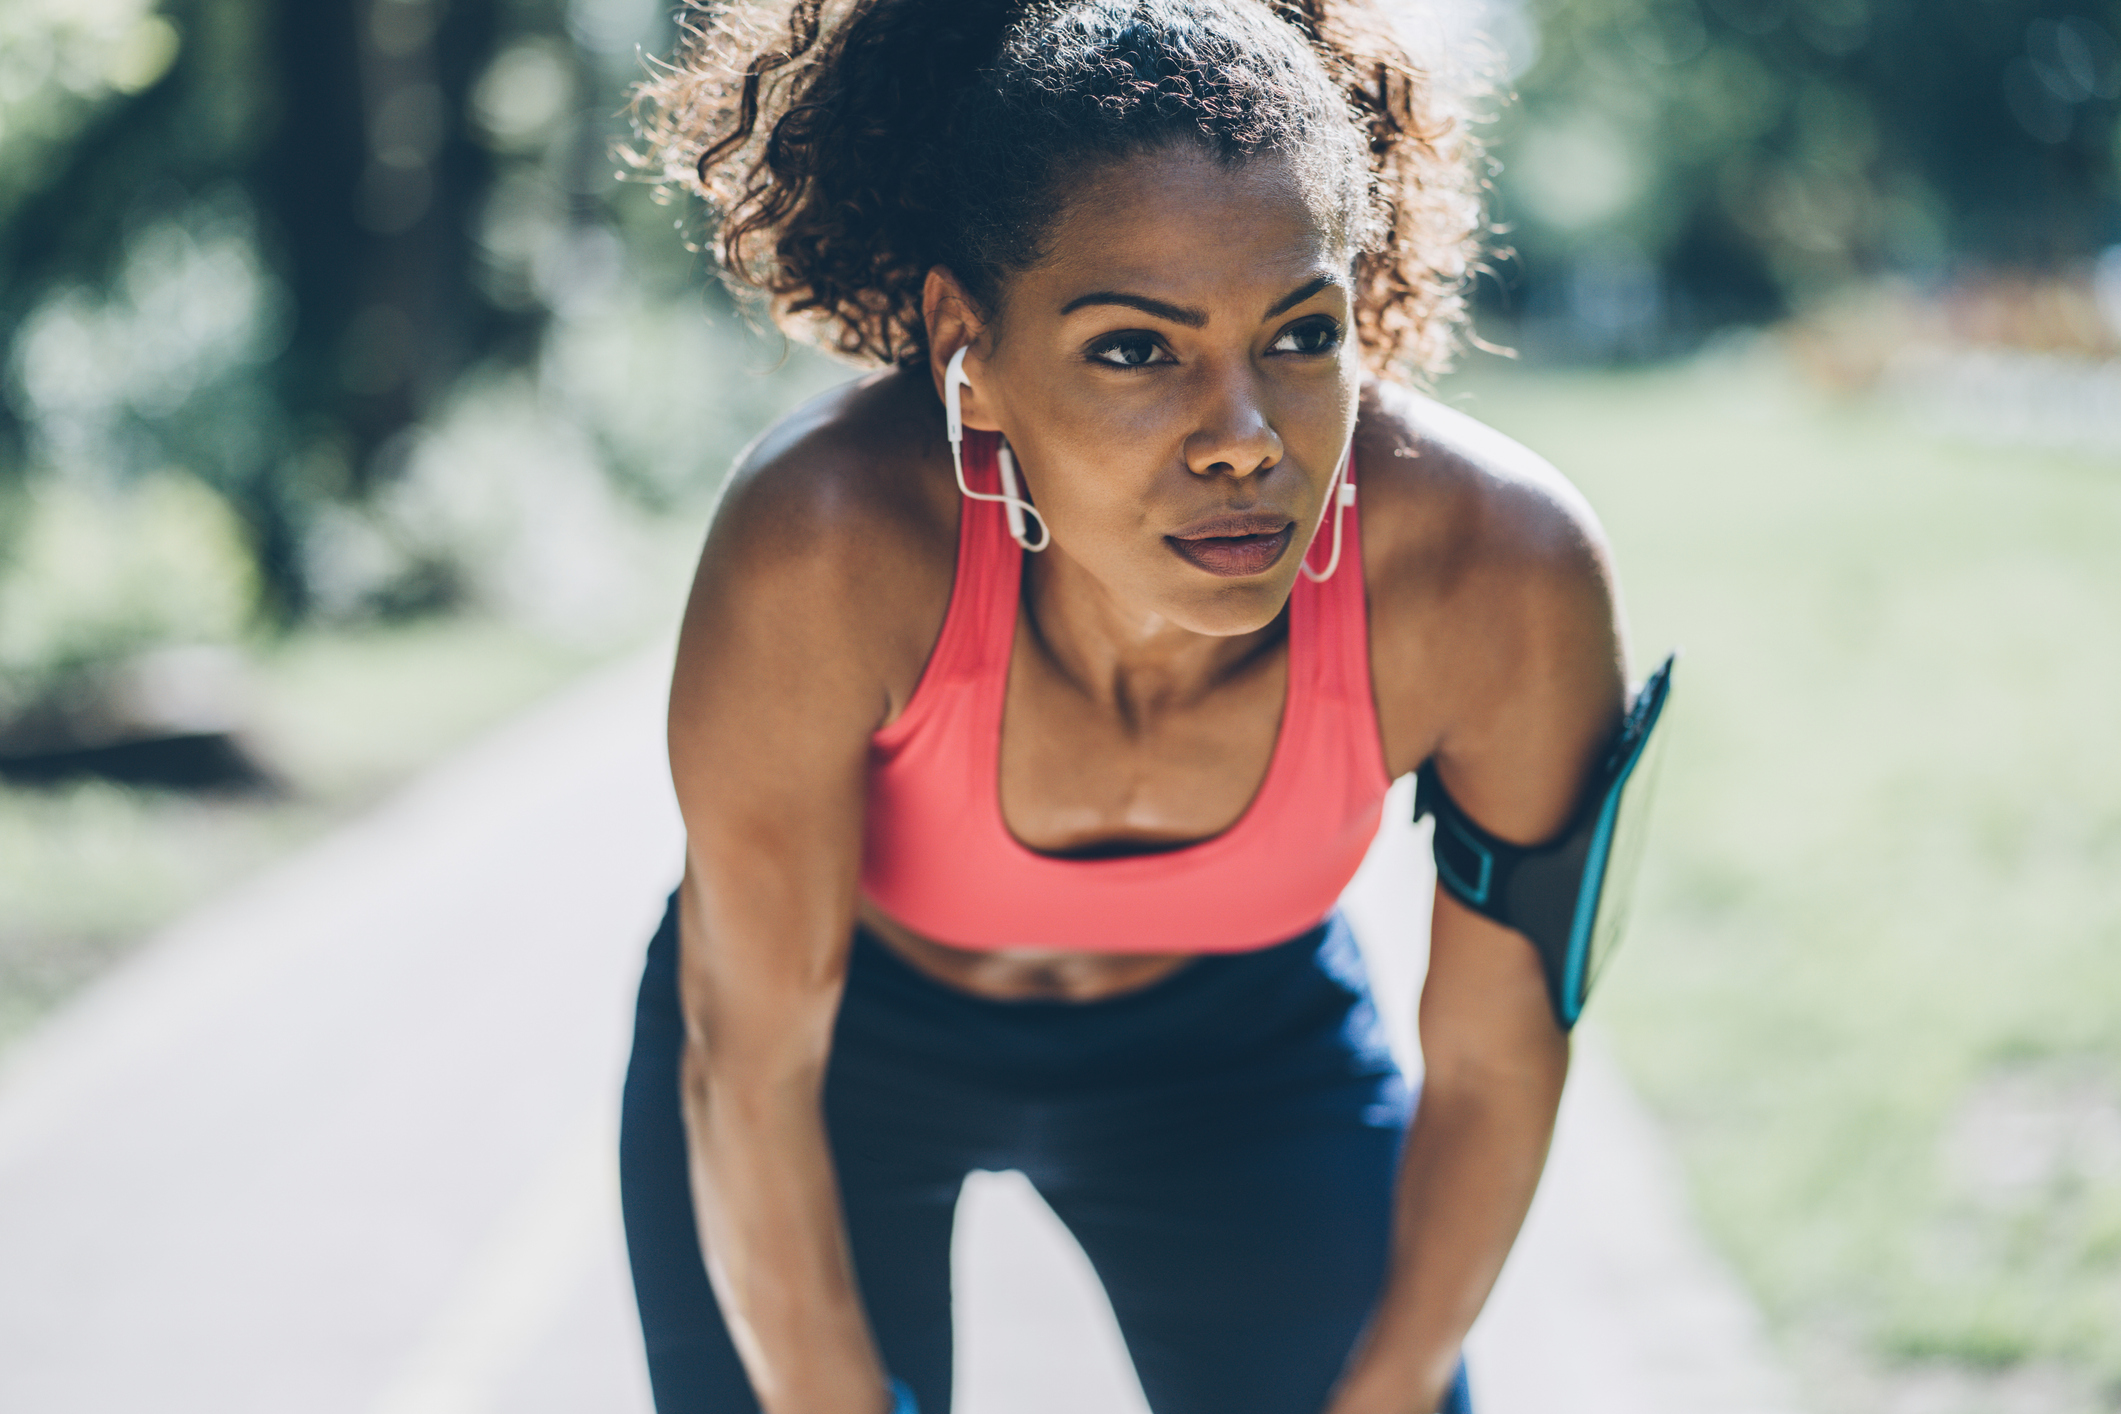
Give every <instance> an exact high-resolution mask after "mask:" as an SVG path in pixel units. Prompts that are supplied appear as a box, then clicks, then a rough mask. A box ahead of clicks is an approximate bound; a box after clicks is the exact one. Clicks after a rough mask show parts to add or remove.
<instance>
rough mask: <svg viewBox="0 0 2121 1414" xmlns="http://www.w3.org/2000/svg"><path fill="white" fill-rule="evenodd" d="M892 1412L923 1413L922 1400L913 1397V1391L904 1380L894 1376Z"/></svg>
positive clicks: (898, 1413)
mask: <svg viewBox="0 0 2121 1414" xmlns="http://www.w3.org/2000/svg"><path fill="white" fill-rule="evenodd" d="M891 1414H921V1406H920V1402H919V1401H918V1400H916V1399H915V1398H914V1397H913V1391H912V1390H911V1389H908V1388H907V1387H906V1382H905V1381H904V1380H901V1379H896V1378H894V1379H893V1380H892V1381H891Z"/></svg>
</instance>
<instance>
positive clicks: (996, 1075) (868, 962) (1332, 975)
mask: <svg viewBox="0 0 2121 1414" xmlns="http://www.w3.org/2000/svg"><path fill="white" fill-rule="evenodd" d="M834 1057H835V1068H836V1069H838V1068H841V1066H842V1065H843V1064H844V1065H845V1066H847V1067H850V1068H852V1067H870V1066H883V1067H886V1068H888V1069H892V1070H899V1069H907V1068H910V1069H915V1070H920V1071H926V1072H929V1073H931V1074H936V1075H949V1076H953V1077H957V1078H958V1080H959V1082H960V1083H964V1082H966V1081H968V1080H970V1081H976V1083H979V1084H986V1085H994V1086H999V1087H1005V1088H1008V1089H1011V1090H1019V1091H1022V1090H1043V1089H1046V1088H1048V1087H1049V1086H1050V1087H1059V1088H1066V1089H1070V1090H1076V1089H1079V1088H1080V1087H1083V1086H1086V1085H1089V1086H1095V1085H1099V1084H1124V1085H1127V1086H1129V1087H1133V1086H1139V1085H1143V1084H1155V1083H1158V1082H1179V1083H1186V1082H1190V1081H1197V1080H1199V1079H1201V1078H1204V1077H1207V1076H1211V1075H1219V1076H1224V1077H1228V1078H1232V1079H1235V1078H1238V1077H1241V1076H1242V1075H1243V1074H1245V1073H1248V1072H1262V1071H1268V1070H1271V1071H1273V1072H1274V1073H1277V1074H1288V1073H1290V1067H1291V1065H1292V1063H1294V1064H1295V1065H1296V1067H1297V1069H1298V1070H1308V1071H1315V1072H1328V1073H1333V1074H1342V1075H1350V1076H1354V1075H1381V1074H1386V1073H1390V1072H1393V1071H1394V1070H1395V1069H1396V1067H1395V1065H1394V1063H1393V1060H1392V1056H1391V1050H1390V1047H1389V1045H1388V1044H1387V1042H1386V1040H1385V1034H1384V1028H1383V1026H1382V1024H1381V1023H1380V1022H1379V1019H1378V1015H1377V1011H1376V1007H1375V1005H1374V1004H1373V1002H1372V1001H1371V998H1370V990H1369V979H1368V975H1367V973H1366V971H1365V969H1364V966H1363V961H1362V954H1361V952H1360V950H1359V949H1358V947H1357V945H1356V942H1355V936H1354V933H1353V932H1352V931H1351V930H1350V928H1349V926H1348V923H1347V920H1346V919H1345V918H1343V917H1342V916H1341V915H1340V914H1339V913H1338V912H1337V911H1336V912H1335V913H1334V914H1333V915H1332V916H1330V917H1329V918H1328V919H1327V920H1326V921H1325V922H1324V923H1322V924H1320V925H1319V926H1318V927H1316V928H1313V929H1311V930H1309V931H1308V932H1305V933H1302V934H1299V935H1298V936H1296V937H1294V938H1291V939H1289V940H1288V941H1287V942H1284V943H1277V944H1275V945H1273V946H1272V947H1268V948H1262V949H1259V950H1257V951H1253V952H1244V953H1221V954H1206V955H1203V956H1201V957H1198V958H1196V959H1194V960H1192V961H1191V962H1189V963H1187V965H1186V966H1184V967H1182V968H1180V969H1179V970H1178V971H1176V972H1174V973H1172V974H1171V975H1170V976H1168V977H1163V978H1160V979H1158V980H1157V981H1155V982H1153V983H1151V984H1150V985H1148V986H1146V987H1143V988H1141V989H1140V990H1138V991H1133V992H1126V993H1122V994H1120V995H1119V996H1115V997H1108V998H1104V999H1101V1000H1097V1001H1088V1002H1074V1001H1055V1000H1047V999H1035V1000H1026V1001H1001V1000H995V999H992V998H988V997H980V996H974V995H972V994H971V993H967V992H962V991H959V990H958V989H956V988H954V987H951V986H948V985H947V984H945V983H942V982H938V981H936V980H935V979H934V978H932V977H930V976H928V975H927V974H926V973H924V972H921V971H920V970H919V969H917V968H915V967H914V966H912V965H911V964H910V963H907V962H905V961H904V960H903V959H901V958H900V957H899V956H898V955H897V954H896V953H894V952H892V951H891V949H890V948H889V947H888V946H887V945H886V944H885V943H884V942H883V941H882V940H881V939H879V938H877V937H875V936H874V935H873V934H870V933H869V932H868V931H867V930H865V929H857V931H856V933H855V939H854V951H853V955H852V958H851V960H850V963H849V967H848V976H847V989H846V993H845V995H844V997H843V998H842V1000H841V1003H840V1015H839V1021H838V1026H837V1030H836V1034H835V1037H834ZM1306 1057H1308V1061H1309V1063H1308V1064H1306V1063H1305V1058H1306Z"/></svg>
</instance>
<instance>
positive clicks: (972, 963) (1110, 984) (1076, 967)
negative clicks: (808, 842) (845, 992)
mask: <svg viewBox="0 0 2121 1414" xmlns="http://www.w3.org/2000/svg"><path fill="white" fill-rule="evenodd" d="M861 920H862V926H863V927H865V928H867V929H868V930H869V931H870V932H872V933H874V934H875V935H876V936H877V937H878V938H879V939H881V940H882V942H883V943H884V945H885V946H886V947H888V948H890V949H891V951H892V952H894V953H896V954H898V956H899V958H900V959H901V960H903V961H904V962H905V963H906V964H907V965H908V966H909V967H912V968H913V969H914V970H916V971H918V972H920V973H922V974H923V975H925V976H927V977H930V978H932V979H934V980H935V981H937V982H940V983H942V984H943V985H944V986H946V987H952V988H955V989H956V990H958V991H960V992H966V993H969V994H971V995H972V996H975V997H983V998H985V999H986V1000H988V1001H997V1002H1029V1001H1059V1002H1097V1001H1103V1000H1105V999H1106V998H1108V997H1118V996H1124V995H1125V994H1126V993H1128V992H1136V991H1140V990H1141V989H1142V988H1144V987H1149V986H1153V985H1155V984H1156V983H1158V982H1161V981H1163V979H1164V978H1166V977H1169V976H1170V975H1171V974H1172V973H1174V972H1176V971H1178V970H1179V969H1180V968H1181V967H1184V966H1185V965H1186V964H1187V963H1189V962H1191V961H1193V959H1194V955H1193V954H1190V953H1124V954H1115V953H1084V952H1055V951H1045V950H1040V949H1024V950H1022V951H1012V950H1009V949H1001V948H997V949H987V948H981V949H978V950H974V949H971V948H954V947H951V946H949V945H948V944H945V943H938V942H936V941H934V940H933V939H931V938H924V937H922V936H921V935H920V934H918V933H916V932H914V931H913V930H912V929H910V928H908V927H906V926H905V925H904V924H902V923H900V922H899V921H898V920H897V919H895V918H891V917H889V916H887V915H886V914H885V913H883V912H882V911H881V910H879V909H878V908H877V907H876V905H875V904H872V903H870V902H869V901H868V900H866V899H864V900H863V901H862V907H861Z"/></svg>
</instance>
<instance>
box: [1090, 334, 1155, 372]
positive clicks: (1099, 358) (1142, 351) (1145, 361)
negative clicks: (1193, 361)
mask: <svg viewBox="0 0 2121 1414" xmlns="http://www.w3.org/2000/svg"><path fill="white" fill-rule="evenodd" d="M1089 352H1090V361H1091V362H1092V363H1103V364H1109V365H1110V366H1112V367H1114V368H1146V367H1148V366H1149V365H1150V364H1154V363H1172V362H1175V361H1176V360H1174V359H1173V358H1172V357H1171V354H1170V352H1169V351H1168V350H1166V349H1165V348H1164V346H1163V344H1162V342H1161V341H1159V340H1158V339H1157V337H1156V335H1154V334H1151V333H1148V332H1147V331H1145V330H1141V329H1129V330H1126V331H1125V332H1123V333H1118V334H1108V335H1106V336H1105V337H1104V338H1102V339H1099V340H1098V341H1097V342H1096V343H1094V344H1092V345H1091V346H1090V350H1089Z"/></svg>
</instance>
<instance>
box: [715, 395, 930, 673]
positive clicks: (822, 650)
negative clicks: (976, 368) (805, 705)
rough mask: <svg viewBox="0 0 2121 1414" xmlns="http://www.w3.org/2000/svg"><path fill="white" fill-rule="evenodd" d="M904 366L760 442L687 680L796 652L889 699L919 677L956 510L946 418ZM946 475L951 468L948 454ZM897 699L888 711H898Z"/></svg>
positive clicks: (729, 508)
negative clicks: (752, 658)
mask: <svg viewBox="0 0 2121 1414" xmlns="http://www.w3.org/2000/svg"><path fill="white" fill-rule="evenodd" d="M933 401H934V400H933V397H932V395H931V394H930V393H929V392H928V390H927V389H926V388H925V387H924V386H922V385H921V384H919V383H917V382H915V381H914V376H913V375H909V374H906V373H903V372H899V371H895V370H890V371H885V372H882V373H877V374H872V375H870V376H868V377H865V378H861V379H857V380H855V381H853V382H850V383H848V384H845V385H843V386H842V387H839V388H835V389H833V390H831V391H829V392H827V393H825V394H823V395H821V396H820V397H818V398H816V399H813V400H812V401H811V402H809V403H807V404H805V405H804V406H802V407H800V408H797V409H796V410H794V411H793V412H791V413H789V414H788V415H787V416H786V417H784V418H782V419H781V420H780V421H779V422H778V423H776V424H775V425H774V426H773V427H771V428H770V429H768V430H767V431H766V432H765V433H764V434H763V435H762V436H760V437H759V438H758V440H757V441H755V442H753V443H752V445H751V446H750V447H748V448H746V449H745V451H744V452H743V454H742V455H741V456H740V457H739V459H738V462H737V465H736V467H735V469H734V470H733V471H732V472H731V474H730V479H729V483H728V485H727V486H726V487H725V489H724V491H723V494H722V499H721V502H720V504H719V505H718V506H717V508H716V511H715V516H714V522H713V525H712V526H711V527H710V528H709V531H708V535H707V543H706V545H705V548H704V549H703V550H702V552H701V556H700V568H699V573H698V575H697V577H696V579H695V580H694V584H693V591H692V596H691V600H690V602H689V603H688V605H687V609H686V615H685V633H684V638H683V640H682V642H681V646H680V651H679V673H680V676H681V678H682V677H683V676H684V675H685V673H686V670H687V667H688V663H702V664H704V661H705V660H712V661H713V662H714V663H715V665H716V666H717V667H720V668H723V669H726V668H728V667H730V666H736V665H733V664H731V663H729V662H728V661H727V659H728V657H729V655H731V654H742V653H743V652H745V651H746V649H747V647H749V648H756V649H761V650H765V649H772V650H775V651H780V650H786V649H794V650H796V651H799V652H801V653H803V654H805V655H806V656H809V657H811V659H812V661H813V662H814V663H815V664H816V666H817V668H818V670H819V673H820V676H821V677H826V676H833V675H838V674H840V673H851V674H855V675H858V676H861V677H863V678H867V679H869V680H871V681H873V682H875V683H877V684H879V685H880V690H881V691H882V692H883V694H884V695H885V697H886V698H887V699H888V698H889V697H891V696H892V695H894V694H895V693H896V692H897V690H898V686H899V683H898V680H899V679H901V678H906V677H908V676H909V674H908V673H907V672H905V671H904V665H905V662H906V660H907V659H908V658H909V656H910V661H911V674H910V676H918V672H919V668H920V665H921V663H922V662H923V661H925V657H926V654H927V651H928V648H929V647H930V646H931V645H932V642H933V639H934V636H935V632H936V630H937V628H938V627H939V625H940V622H941V618H942V613H943V609H944V607H945V606H946V605H947V602H948V599H949V592H950V577H951V573H952V569H953V566H954V562H955V555H956V539H955V537H956V504H955V499H954V497H951V496H947V495H944V494H943V492H944V491H946V490H947V489H949V488H948V487H947V486H945V485H944V484H942V483H943V481H944V480H945V479H946V478H947V452H946V451H945V450H944V448H945V444H944V442H943V440H942V419H941V417H940V415H939V413H938V412H937V411H936V410H935V408H934V407H933ZM939 458H940V459H941V461H942V465H943V468H944V473H943V476H942V477H938V475H937V470H936V468H937V465H938V459H939ZM890 708H891V704H889V703H888V701H887V703H886V706H885V708H884V710H885V711H887V712H888V711H889V710H890Z"/></svg>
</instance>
